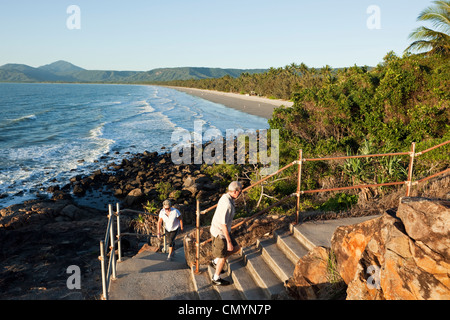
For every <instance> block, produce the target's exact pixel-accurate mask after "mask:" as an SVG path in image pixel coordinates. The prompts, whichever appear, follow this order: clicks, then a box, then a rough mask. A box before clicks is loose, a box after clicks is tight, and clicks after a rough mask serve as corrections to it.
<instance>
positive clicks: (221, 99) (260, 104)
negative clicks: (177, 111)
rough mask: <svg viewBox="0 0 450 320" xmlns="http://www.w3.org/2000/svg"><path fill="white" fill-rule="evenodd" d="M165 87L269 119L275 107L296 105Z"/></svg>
mask: <svg viewBox="0 0 450 320" xmlns="http://www.w3.org/2000/svg"><path fill="white" fill-rule="evenodd" d="M164 87H166V88H170V89H174V90H178V91H181V92H184V93H187V94H189V95H192V96H195V97H199V98H202V99H205V100H208V101H211V102H214V103H219V104H222V105H224V106H226V107H228V108H232V109H236V110H239V111H242V112H245V113H248V114H251V115H254V116H258V117H261V118H265V119H267V120H269V119H271V118H272V114H273V111H274V110H275V108H278V107H281V106H282V105H284V106H285V107H292V106H293V105H294V103H293V102H291V101H285V100H276V99H269V98H263V97H256V96H246V95H242V94H238V93H231V92H221V91H214V90H204V89H197V88H185V87H172V86H164Z"/></svg>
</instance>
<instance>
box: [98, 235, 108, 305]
mask: <svg viewBox="0 0 450 320" xmlns="http://www.w3.org/2000/svg"><path fill="white" fill-rule="evenodd" d="M98 258H99V260H100V265H101V268H102V288H103V294H102V299H103V300H108V289H107V288H106V270H105V244H104V242H103V240H100V257H98Z"/></svg>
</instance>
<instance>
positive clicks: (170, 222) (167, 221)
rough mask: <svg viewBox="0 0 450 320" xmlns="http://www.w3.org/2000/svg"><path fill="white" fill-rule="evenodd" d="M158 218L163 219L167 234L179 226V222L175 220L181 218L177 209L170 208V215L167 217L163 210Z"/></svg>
mask: <svg viewBox="0 0 450 320" xmlns="http://www.w3.org/2000/svg"><path fill="white" fill-rule="evenodd" d="M159 217H160V218H162V219H163V221H164V225H165V226H166V230H167V232H172V231H175V230H177V229H178V227H179V226H180V220H178V219H177V218H178V217H181V213H180V211H178V209H175V208H170V213H169V215H167V214H166V210H165V209H164V208H163V209H161V211H160V212H159Z"/></svg>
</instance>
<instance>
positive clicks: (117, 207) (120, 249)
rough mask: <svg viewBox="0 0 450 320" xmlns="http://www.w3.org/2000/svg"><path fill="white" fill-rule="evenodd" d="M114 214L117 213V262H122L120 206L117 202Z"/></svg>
mask: <svg viewBox="0 0 450 320" xmlns="http://www.w3.org/2000/svg"><path fill="white" fill-rule="evenodd" d="M116 214H117V254H118V260H117V262H122V240H121V237H120V206H119V203H117V204H116Z"/></svg>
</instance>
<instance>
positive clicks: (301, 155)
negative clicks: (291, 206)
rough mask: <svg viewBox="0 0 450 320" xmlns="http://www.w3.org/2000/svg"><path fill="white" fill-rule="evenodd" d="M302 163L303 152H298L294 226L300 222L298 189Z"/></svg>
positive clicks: (299, 187) (300, 180) (300, 182)
mask: <svg viewBox="0 0 450 320" xmlns="http://www.w3.org/2000/svg"><path fill="white" fill-rule="evenodd" d="M302 163H303V150H302V149H300V150H299V157H298V177H297V206H296V213H295V214H296V218H295V224H298V223H299V222H300V219H299V216H300V189H301V184H302Z"/></svg>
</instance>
